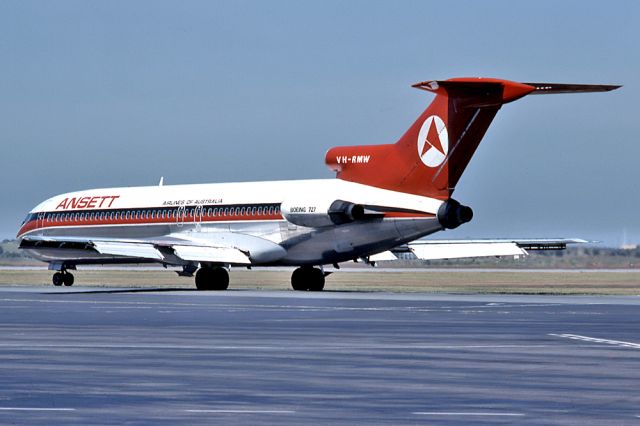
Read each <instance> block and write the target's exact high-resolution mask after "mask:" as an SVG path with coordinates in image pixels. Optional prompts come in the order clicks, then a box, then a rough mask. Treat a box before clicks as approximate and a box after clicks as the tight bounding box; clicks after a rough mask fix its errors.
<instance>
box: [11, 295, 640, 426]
mask: <svg viewBox="0 0 640 426" xmlns="http://www.w3.org/2000/svg"><path fill="white" fill-rule="evenodd" d="M639 308H640V298H638V297H562V296H554V297H550V296H545V297H540V296H497V295H486V296H473V295H426V294H422V295H421V294H386V293H350V292H346V293H336V292H323V293H298V292H292V291H283V292H255V291H228V292H224V293H217V292H208V293H205V292H196V291H154V290H150V291H147V290H145V291H131V292H128V291H123V290H121V289H119V290H117V291H105V290H96V289H88V288H87V289H82V288H71V289H57V288H52V287H51V288H49V287H19V288H18V287H5V288H2V289H0V423H2V424H6V423H13V424H122V423H132V424H163V423H167V424H168V423H172V424H173V423H178V422H185V423H190V424H211V423H243V424H246V423H249V424H283V423H293V424H299V423H341V424H342V423H363V424H364V423H366V424H385V423H386V424H399V423H410V424H417V423H428V424H502V423H506V424H516V423H517V424H612V423H615V424H637V423H640V309H639Z"/></svg>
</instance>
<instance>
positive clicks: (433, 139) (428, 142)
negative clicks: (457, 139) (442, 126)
mask: <svg viewBox="0 0 640 426" xmlns="http://www.w3.org/2000/svg"><path fill="white" fill-rule="evenodd" d="M431 147H433V148H435V149H437V150H438V151H440V152H441V153H442V155H444V156H445V157H446V155H447V154H446V153H445V152H444V148H442V142H440V135H439V134H438V129H437V128H436V120H432V121H431V125H430V126H429V132H428V133H427V139H425V141H424V147H422V153H421V154H420V156H421V157H422V156H423V155H424V154H425V153H426V152H427V151H429V149H430V148H431Z"/></svg>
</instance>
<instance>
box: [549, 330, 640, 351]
mask: <svg viewBox="0 0 640 426" xmlns="http://www.w3.org/2000/svg"><path fill="white" fill-rule="evenodd" d="M549 336H554V337H563V338H565V339H572V340H580V341H583V342H590V343H604V344H607V345H614V346H618V347H621V348H633V349H640V343H632V342H625V341H622V340H610V339H598V338H596V337H589V336H581V335H579V334H555V333H550V334H549Z"/></svg>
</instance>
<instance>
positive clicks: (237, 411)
mask: <svg viewBox="0 0 640 426" xmlns="http://www.w3.org/2000/svg"><path fill="white" fill-rule="evenodd" d="M184 411H185V412H187V413H213V414H294V413H295V411H291V410H206V409H202V410H184Z"/></svg>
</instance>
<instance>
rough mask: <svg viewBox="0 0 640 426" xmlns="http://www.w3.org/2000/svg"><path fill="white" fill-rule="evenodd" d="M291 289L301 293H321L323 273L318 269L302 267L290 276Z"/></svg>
mask: <svg viewBox="0 0 640 426" xmlns="http://www.w3.org/2000/svg"><path fill="white" fill-rule="evenodd" d="M291 287H293V289H294V290H301V291H322V289H323V288H324V273H323V272H322V271H321V270H320V269H319V268H313V267H311V266H302V267H300V268H298V269H296V270H295V271H293V274H292V275H291Z"/></svg>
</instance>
